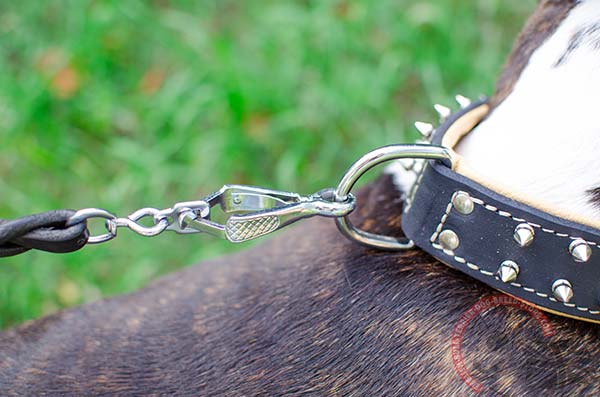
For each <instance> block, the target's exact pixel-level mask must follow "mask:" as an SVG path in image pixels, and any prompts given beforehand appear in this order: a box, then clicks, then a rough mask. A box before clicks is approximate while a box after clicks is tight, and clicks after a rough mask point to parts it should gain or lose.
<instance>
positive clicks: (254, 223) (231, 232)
mask: <svg viewBox="0 0 600 397" xmlns="http://www.w3.org/2000/svg"><path fill="white" fill-rule="evenodd" d="M278 227H279V217H277V216H266V217H260V218H255V219H240V218H234V217H232V218H229V220H228V221H227V223H226V224H225V236H226V237H227V240H229V241H231V242H232V243H241V242H243V241H248V240H252V239H254V238H256V237H260V236H264V235H265V234H269V233H271V232H273V231H275V230H277V228H278Z"/></svg>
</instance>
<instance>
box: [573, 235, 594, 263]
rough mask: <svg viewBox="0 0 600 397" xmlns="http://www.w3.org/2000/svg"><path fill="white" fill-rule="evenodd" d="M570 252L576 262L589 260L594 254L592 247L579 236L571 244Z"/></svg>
mask: <svg viewBox="0 0 600 397" xmlns="http://www.w3.org/2000/svg"><path fill="white" fill-rule="evenodd" d="M569 252H570V253H571V256H573V259H574V260H575V262H587V261H588V260H589V259H590V257H591V256H592V249H591V248H590V246H589V245H588V243H586V242H585V240H583V239H580V238H578V239H577V240H573V242H572V243H571V244H570V245H569Z"/></svg>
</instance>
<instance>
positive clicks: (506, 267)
mask: <svg viewBox="0 0 600 397" xmlns="http://www.w3.org/2000/svg"><path fill="white" fill-rule="evenodd" d="M496 275H497V276H498V277H499V278H500V280H502V281H503V282H505V283H512V282H513V281H515V280H516V279H517V276H518V275H519V265H517V264H516V263H515V262H513V261H504V262H502V264H501V265H500V267H499V268H498V271H497V272H496Z"/></svg>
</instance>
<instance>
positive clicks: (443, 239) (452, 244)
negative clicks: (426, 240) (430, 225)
mask: <svg viewBox="0 0 600 397" xmlns="http://www.w3.org/2000/svg"><path fill="white" fill-rule="evenodd" d="M439 241H440V245H441V246H442V248H443V249H445V250H449V251H454V250H455V249H457V248H458V246H459V245H460V239H459V238H458V235H457V234H456V233H454V232H453V231H452V230H449V229H446V230H443V231H442V232H441V233H440V239H439Z"/></svg>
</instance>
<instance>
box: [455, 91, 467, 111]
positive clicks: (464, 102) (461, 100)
mask: <svg viewBox="0 0 600 397" xmlns="http://www.w3.org/2000/svg"><path fill="white" fill-rule="evenodd" d="M454 98H455V99H456V102H458V104H459V105H460V107H461V108H463V109H464V108H466V107H467V106H469V105H470V104H471V100H470V99H469V98H467V97H466V96H463V95H460V94H459V95H457V96H455V97H454Z"/></svg>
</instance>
